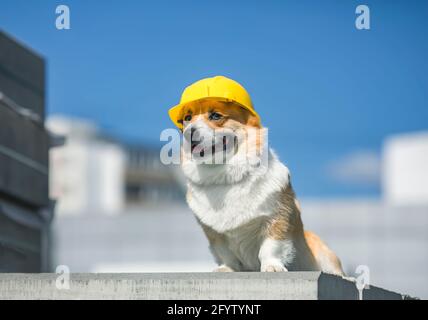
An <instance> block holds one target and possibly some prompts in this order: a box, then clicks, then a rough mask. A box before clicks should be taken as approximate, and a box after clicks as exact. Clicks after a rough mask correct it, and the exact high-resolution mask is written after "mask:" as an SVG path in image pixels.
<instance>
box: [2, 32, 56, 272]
mask: <svg viewBox="0 0 428 320" xmlns="http://www.w3.org/2000/svg"><path fill="white" fill-rule="evenodd" d="M44 117H45V62H44V60H43V59H42V58H41V57H39V56H38V55H36V54H35V53H33V52H32V51H31V50H29V49H28V48H26V47H24V46H23V45H21V44H19V43H18V42H16V41H15V40H13V39H12V38H11V37H10V36H8V35H6V34H5V33H3V32H1V31H0V272H40V271H46V269H47V266H48V261H47V257H48V254H47V253H48V249H49V248H48V245H47V243H48V241H47V239H48V230H49V223H50V220H51V214H50V212H51V210H50V209H49V206H50V202H49V197H48V178H49V175H48V165H49V161H48V150H49V136H48V133H47V132H46V130H45V127H44Z"/></svg>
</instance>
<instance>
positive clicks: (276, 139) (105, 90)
mask: <svg viewBox="0 0 428 320" xmlns="http://www.w3.org/2000/svg"><path fill="white" fill-rule="evenodd" d="M59 4H66V5H68V6H69V7H70V10H71V30H66V31H64V30H63V31H59V30H57V29H56V28H55V18H56V15H55V8H56V6H57V5H59ZM358 4H366V5H368V6H369V8H370V11H371V12H370V13H371V30H369V31H360V30H357V29H356V28H355V18H356V14H355V8H356V6H357V5H358ZM427 25H428V2H426V1H398V0H396V1H395V0H391V1H364V2H360V1H343V0H342V1H341V0H337V1H330V0H326V1H302V0H300V1H298V0H296V1H263V2H261V1H131V0H128V1H123V0H122V1H95V0H92V1H73V0H63V1H49V0H44V1H29V0H27V1H22V0H3V1H2V5H1V10H0V28H2V29H4V30H5V31H6V32H8V33H10V34H12V35H13V36H15V37H16V38H17V39H19V40H20V41H22V42H24V43H26V44H27V45H28V46H30V47H32V48H33V49H35V50H36V51H37V52H39V53H41V54H42V55H43V56H44V57H46V59H47V62H48V69H47V70H48V83H47V84H48V86H47V89H48V113H49V114H58V113H61V114H67V115H72V116H77V117H84V118H89V119H91V120H93V121H95V122H96V123H98V124H99V125H100V126H101V127H102V128H104V129H105V130H106V131H107V132H109V133H111V134H115V135H118V136H120V137H122V138H123V139H126V140H132V141H149V142H155V143H156V142H157V141H159V133H160V131H161V130H162V129H164V128H167V127H171V123H170V122H169V119H168V115H167V110H168V108H169V107H170V106H172V105H174V104H176V103H177V102H178V100H179V97H180V94H181V91H182V89H183V88H184V87H185V86H187V85H188V84H190V83H192V82H193V81H195V80H198V79H200V78H204V77H207V76H213V75H218V74H220V75H225V76H229V77H231V78H234V79H235V80H237V81H239V82H241V83H242V84H243V85H244V86H245V87H246V88H247V89H248V91H249V92H250V94H251V95H252V99H253V102H254V105H255V107H256V109H257V111H258V112H259V113H260V115H261V117H262V121H263V123H264V125H266V126H267V127H269V128H270V131H269V136H270V143H271V145H272V146H273V147H274V149H275V150H276V151H277V153H278V154H279V156H280V157H281V159H282V160H283V161H284V162H286V163H287V165H288V166H289V167H290V169H291V172H292V179H293V183H294V186H295V189H296V191H297V193H298V195H300V196H304V197H377V196H379V195H380V187H379V183H378V181H377V179H376V177H375V176H376V174H378V172H379V168H378V166H377V159H378V158H379V156H380V152H381V147H382V141H383V140H384V138H385V137H386V136H388V135H390V134H395V133H400V132H409V131H420V130H426V129H428V106H427V96H428V62H427V57H428V41H427V40H426V39H427V31H428V30H427ZM338 168H339V169H338ZM361 170H362V171H361ZM360 171H361V172H360ZM365 175H367V177H366V178H365ZM355 176H356V177H357V179H355ZM358 177H360V178H361V179H358Z"/></svg>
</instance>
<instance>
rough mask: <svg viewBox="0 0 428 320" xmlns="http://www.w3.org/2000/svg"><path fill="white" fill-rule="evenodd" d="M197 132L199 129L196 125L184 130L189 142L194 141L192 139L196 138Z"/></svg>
mask: <svg viewBox="0 0 428 320" xmlns="http://www.w3.org/2000/svg"><path fill="white" fill-rule="evenodd" d="M197 132H198V129H196V128H194V127H191V128H188V129H187V130H186V131H185V132H184V138H185V139H186V140H187V142H192V141H194V140H196V138H197V137H196V136H197Z"/></svg>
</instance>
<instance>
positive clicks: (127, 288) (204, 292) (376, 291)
mask: <svg viewBox="0 0 428 320" xmlns="http://www.w3.org/2000/svg"><path fill="white" fill-rule="evenodd" d="M57 279H58V275H57V274H52V273H51V274H47V273H46V274H7V273H4V274H0V299H225V300H238V299H250V300H251V299H255V300H257V299H259V300H265V299H266V300H295V299H305V300H317V299H321V300H322V299H358V291H357V289H356V286H355V283H353V282H351V281H349V280H345V279H342V278H339V277H336V276H332V275H327V274H323V273H320V272H287V273H258V272H253V273H127V274H119V273H114V274H113V273H110V274H109V273H98V274H97V273H93V274H91V273H76V274H70V282H69V289H58V288H57V286H56V282H57ZM363 296H364V299H394V300H401V299H403V296H402V295H400V294H398V293H394V292H391V291H387V290H384V289H381V288H377V287H374V286H371V287H370V289H366V290H364V295H363Z"/></svg>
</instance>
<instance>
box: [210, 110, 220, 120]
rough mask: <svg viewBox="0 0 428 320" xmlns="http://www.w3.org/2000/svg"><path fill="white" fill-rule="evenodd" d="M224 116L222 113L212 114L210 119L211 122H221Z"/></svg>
mask: <svg viewBox="0 0 428 320" xmlns="http://www.w3.org/2000/svg"><path fill="white" fill-rule="evenodd" d="M222 117H223V116H222V115H221V114H220V113H217V112H211V113H210V116H209V117H208V118H209V119H210V120H220V119H221V118H222Z"/></svg>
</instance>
